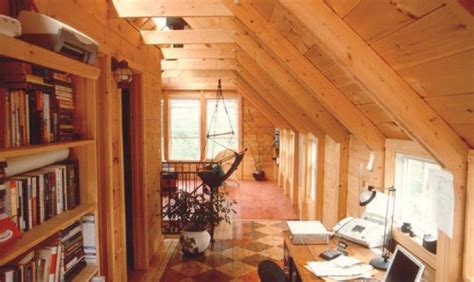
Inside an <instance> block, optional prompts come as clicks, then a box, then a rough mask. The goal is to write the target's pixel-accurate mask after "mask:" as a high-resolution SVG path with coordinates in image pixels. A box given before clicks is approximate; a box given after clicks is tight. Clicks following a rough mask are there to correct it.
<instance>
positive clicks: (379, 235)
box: [333, 217, 384, 248]
mask: <svg viewBox="0 0 474 282" xmlns="http://www.w3.org/2000/svg"><path fill="white" fill-rule="evenodd" d="M383 230H384V226H383V224H378V223H374V222H371V221H368V220H365V219H362V218H353V217H346V218H344V219H342V220H341V221H339V222H338V223H337V224H336V225H334V228H333V232H334V235H336V236H337V237H339V238H342V239H346V240H349V241H352V242H355V243H358V244H361V245H363V246H365V247H368V248H376V247H380V246H382V245H383Z"/></svg>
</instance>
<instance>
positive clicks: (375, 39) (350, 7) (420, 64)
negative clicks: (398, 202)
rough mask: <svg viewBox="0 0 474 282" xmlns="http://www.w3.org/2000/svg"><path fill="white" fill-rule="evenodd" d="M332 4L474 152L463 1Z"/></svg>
mask: <svg viewBox="0 0 474 282" xmlns="http://www.w3.org/2000/svg"><path fill="white" fill-rule="evenodd" d="M258 2H261V1H258ZM326 3H327V4H328V5H329V6H330V7H331V8H332V9H333V10H334V11H335V12H336V13H337V14H338V15H339V16H340V17H341V18H342V19H343V20H344V22H346V23H347V24H348V25H349V26H350V27H351V28H352V29H353V30H354V31H355V32H356V33H357V34H359V35H360V37H362V38H363V39H364V40H365V41H366V42H367V44H369V45H370V46H371V47H372V48H373V50H375V52H377V54H378V55H380V56H381V57H382V58H383V59H384V60H385V61H386V62H387V63H388V64H389V65H390V66H391V67H392V68H393V69H394V70H395V71H396V72H397V73H398V74H399V75H400V76H401V77H402V78H403V80H404V81H406V82H407V83H408V84H409V85H410V86H411V87H412V88H413V89H414V90H415V91H416V92H417V93H418V95H420V96H421V97H422V98H423V100H424V101H425V102H426V103H428V104H429V105H430V106H431V107H432V108H433V109H434V110H435V111H436V112H437V113H438V114H439V115H440V116H441V117H442V118H443V119H444V120H445V121H446V122H447V123H448V124H449V125H450V126H451V128H452V129H453V130H454V131H455V132H456V133H457V134H459V136H461V137H462V138H463V139H464V140H465V141H466V143H468V144H469V146H470V147H471V148H474V17H473V15H471V14H469V12H468V11H467V10H466V9H465V8H464V7H463V6H462V5H461V4H460V3H459V1H442V0H430V1H407V0H392V1H388V0H387V1H371V0H351V1H340V0H326ZM471 5H473V6H474V4H472V2H471ZM367 11H370V15H368V13H367ZM369 107H370V106H369ZM369 111H370V110H369ZM369 115H370V113H369Z"/></svg>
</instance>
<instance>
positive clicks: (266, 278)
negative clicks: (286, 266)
mask: <svg viewBox="0 0 474 282" xmlns="http://www.w3.org/2000/svg"><path fill="white" fill-rule="evenodd" d="M258 278H260V281H262V282H288V277H286V274H285V272H284V271H283V269H281V267H280V266H279V265H278V264H276V263H275V262H273V261H271V260H264V261H262V262H261V263H259V264H258Z"/></svg>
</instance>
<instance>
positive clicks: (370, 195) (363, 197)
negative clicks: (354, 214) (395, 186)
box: [359, 190, 377, 207]
mask: <svg viewBox="0 0 474 282" xmlns="http://www.w3.org/2000/svg"><path fill="white" fill-rule="evenodd" d="M376 194H377V192H376V191H373V190H367V191H364V192H362V193H361V194H360V195H359V205H360V206H362V207H364V206H366V205H368V204H369V203H370V202H372V200H373V199H374V198H375V195H376Z"/></svg>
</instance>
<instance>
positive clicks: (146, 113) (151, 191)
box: [142, 74, 162, 252]
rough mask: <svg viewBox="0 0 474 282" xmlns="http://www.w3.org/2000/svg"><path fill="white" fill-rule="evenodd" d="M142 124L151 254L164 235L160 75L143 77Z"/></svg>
mask: <svg viewBox="0 0 474 282" xmlns="http://www.w3.org/2000/svg"><path fill="white" fill-rule="evenodd" d="M143 85H144V87H145V88H144V92H143V93H144V97H143V98H144V100H143V119H142V120H143V121H144V123H143V124H144V127H145V128H144V133H145V136H146V138H144V140H143V143H144V144H143V150H144V152H146V154H145V168H144V170H145V171H144V173H145V177H144V180H145V181H144V185H145V190H146V191H147V192H146V197H147V199H148V203H147V204H148V206H147V221H148V222H147V224H148V226H149V227H148V240H149V247H150V251H152V252H154V251H156V250H157V248H158V246H159V244H160V243H161V242H162V234H161V220H160V219H161V216H158V214H159V213H160V212H161V198H160V193H159V189H160V174H159V173H158V172H159V171H161V150H162V148H161V97H162V96H161V79H160V77H158V76H154V75H150V74H145V75H144V82H143Z"/></svg>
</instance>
